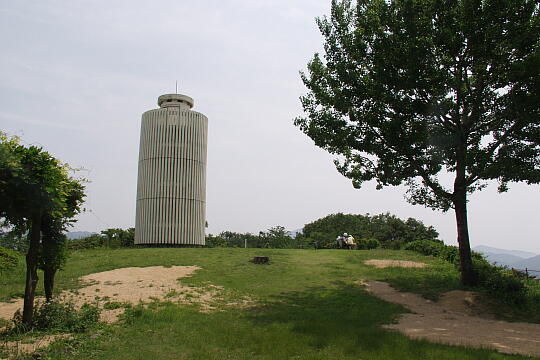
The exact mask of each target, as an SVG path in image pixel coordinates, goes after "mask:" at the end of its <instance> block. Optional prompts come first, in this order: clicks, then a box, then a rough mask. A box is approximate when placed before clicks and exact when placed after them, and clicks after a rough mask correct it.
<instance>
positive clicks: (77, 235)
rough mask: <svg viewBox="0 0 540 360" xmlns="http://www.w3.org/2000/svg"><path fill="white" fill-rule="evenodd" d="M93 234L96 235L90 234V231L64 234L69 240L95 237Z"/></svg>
mask: <svg viewBox="0 0 540 360" xmlns="http://www.w3.org/2000/svg"><path fill="white" fill-rule="evenodd" d="M95 234H96V233H95V232H90V231H69V232H67V233H66V236H67V238H68V239H69V240H73V239H81V238H84V237H88V236H90V235H95Z"/></svg>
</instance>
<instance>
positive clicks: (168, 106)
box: [135, 94, 208, 246]
mask: <svg viewBox="0 0 540 360" xmlns="http://www.w3.org/2000/svg"><path fill="white" fill-rule="evenodd" d="M158 105H159V107H160V108H159V109H154V110H150V111H147V112H145V113H144V114H143V115H142V124H141V142H140V147H139V175H138V180H137V213H136V219H135V244H141V245H155V246H160V245H161V246H169V245H171V246H175V245H187V246H190V245H191V246H196V245H201V246H202V245H204V244H205V242H204V230H205V207H206V145H207V134H208V119H207V118H206V116H204V115H203V114H201V113H198V112H196V111H192V110H190V109H191V108H192V107H193V99H192V98H190V97H189V96H186V95H180V94H167V95H161V96H160V97H159V98H158Z"/></svg>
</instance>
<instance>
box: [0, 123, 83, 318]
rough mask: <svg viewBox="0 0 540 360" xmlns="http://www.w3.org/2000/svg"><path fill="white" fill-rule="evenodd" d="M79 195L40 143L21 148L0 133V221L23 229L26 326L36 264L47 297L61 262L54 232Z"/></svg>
mask: <svg viewBox="0 0 540 360" xmlns="http://www.w3.org/2000/svg"><path fill="white" fill-rule="evenodd" d="M84 196H85V195H84V186H83V185H82V183H81V181H80V180H77V179H73V178H72V177H70V176H69V167H68V166H67V165H65V164H62V163H61V162H60V161H58V160H57V159H55V158H54V157H52V156H51V155H50V154H49V153H47V152H46V151H44V150H43V149H42V148H40V147H36V146H28V147H26V146H23V145H21V144H20V143H19V141H18V139H17V138H9V137H7V136H6V135H5V134H3V133H0V221H2V223H3V225H8V226H11V227H13V228H14V229H15V230H16V232H17V233H19V234H22V233H26V232H27V233H28V251H27V254H26V283H25V291H24V307H23V323H24V324H26V325H30V324H31V322H32V315H33V308H34V296H35V291H36V286H37V282H38V275H37V270H38V267H39V266H41V267H42V268H43V269H44V270H45V273H46V276H45V278H46V288H47V289H48V290H47V292H48V297H50V296H52V285H53V284H54V273H55V272H56V270H57V269H58V267H59V266H60V265H61V263H62V259H61V257H59V256H58V253H57V252H56V251H58V250H60V249H61V247H60V246H58V243H57V242H58V241H60V240H61V239H60V238H59V234H60V233H61V231H62V230H65V227H66V226H67V225H69V223H71V222H72V221H73V220H72V219H73V217H74V216H75V215H76V214H78V213H79V211H80V205H81V204H82V201H83V198H84ZM42 232H43V235H44V236H43V237H42ZM40 256H41V260H40Z"/></svg>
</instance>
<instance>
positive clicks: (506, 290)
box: [404, 240, 526, 304]
mask: <svg viewBox="0 0 540 360" xmlns="http://www.w3.org/2000/svg"><path fill="white" fill-rule="evenodd" d="M404 249H405V250H411V251H416V252H418V253H420V254H423V255H430V256H435V257H438V258H440V259H443V260H445V261H448V262H450V263H452V264H454V265H455V266H456V267H457V268H459V266H460V258H459V248H458V247H457V246H448V245H444V244H441V243H438V242H433V241H428V240H419V241H413V242H411V243H408V244H407V245H405V246H404ZM471 257H472V260H473V266H474V269H475V272H476V277H477V278H476V280H477V284H478V285H477V286H478V287H480V288H482V289H484V290H485V291H487V292H488V293H489V294H491V295H492V296H494V297H496V298H499V299H503V300H504V301H506V302H508V303H512V304H520V303H523V301H524V300H525V298H526V287H525V285H524V280H523V279H520V278H519V277H518V276H515V275H514V274H513V273H512V272H511V271H509V270H508V269H505V268H502V267H498V266H494V265H491V264H490V263H489V262H488V261H487V260H486V259H485V258H484V257H483V255H482V254H480V253H477V252H474V251H473V252H472V254H471Z"/></svg>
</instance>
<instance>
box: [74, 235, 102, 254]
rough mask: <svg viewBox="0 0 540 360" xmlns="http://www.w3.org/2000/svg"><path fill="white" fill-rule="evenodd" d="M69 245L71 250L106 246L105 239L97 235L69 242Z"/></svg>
mask: <svg viewBox="0 0 540 360" xmlns="http://www.w3.org/2000/svg"><path fill="white" fill-rule="evenodd" d="M67 245H68V249H69V250H84V249H95V248H100V247H103V246H104V245H105V238H104V237H103V236H101V235H98V234H95V235H90V236H88V237H84V238H81V239H75V240H69V241H68V243H67Z"/></svg>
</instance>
